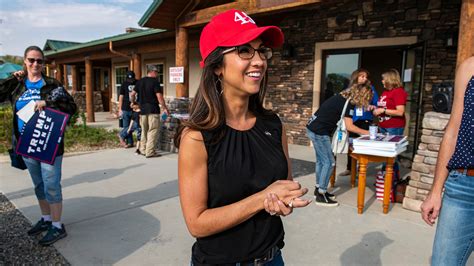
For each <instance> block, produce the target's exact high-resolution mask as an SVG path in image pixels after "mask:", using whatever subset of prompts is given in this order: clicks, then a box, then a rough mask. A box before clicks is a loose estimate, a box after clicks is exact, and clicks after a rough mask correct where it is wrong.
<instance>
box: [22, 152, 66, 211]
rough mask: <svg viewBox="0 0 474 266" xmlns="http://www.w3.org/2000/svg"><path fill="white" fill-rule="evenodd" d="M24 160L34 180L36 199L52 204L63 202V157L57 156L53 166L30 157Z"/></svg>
mask: <svg viewBox="0 0 474 266" xmlns="http://www.w3.org/2000/svg"><path fill="white" fill-rule="evenodd" d="M23 160H24V161H25V164H26V167H27V168H28V172H30V175H31V179H32V180H33V184H34V186H35V194H36V198H37V199H38V200H45V199H46V201H47V202H48V203H50V204H51V203H59V202H62V200H63V197H62V193H61V166H62V163H63V156H62V155H61V156H56V159H55V160H54V164H53V165H51V164H47V163H42V162H40V161H37V160H35V159H31V158H28V157H23Z"/></svg>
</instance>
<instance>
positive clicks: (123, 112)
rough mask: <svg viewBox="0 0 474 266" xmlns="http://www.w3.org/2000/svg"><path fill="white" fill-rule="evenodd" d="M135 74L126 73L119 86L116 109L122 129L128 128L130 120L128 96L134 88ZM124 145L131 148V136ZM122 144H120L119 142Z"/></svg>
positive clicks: (130, 111) (130, 112)
mask: <svg viewBox="0 0 474 266" xmlns="http://www.w3.org/2000/svg"><path fill="white" fill-rule="evenodd" d="M135 83H136V80H135V73H134V72H133V71H128V72H127V75H126V77H125V80H124V81H123V83H122V85H121V86H120V95H119V101H118V109H119V117H121V118H122V120H123V128H124V129H125V128H128V127H129V125H130V123H131V119H132V108H131V107H130V104H131V102H130V94H131V93H132V91H133V88H134V87H135ZM124 141H125V143H126V145H125V146H124V147H126V148H131V147H133V135H128V136H127V137H126V138H125V140H124ZM120 143H121V144H122V142H120Z"/></svg>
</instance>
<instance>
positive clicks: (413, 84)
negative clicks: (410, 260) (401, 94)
mask: <svg viewBox="0 0 474 266" xmlns="http://www.w3.org/2000/svg"><path fill="white" fill-rule="evenodd" d="M425 50H426V49H425V43H424V42H421V43H416V44H414V45H411V46H408V47H407V48H406V49H405V50H404V53H403V54H404V56H403V64H402V67H403V69H402V72H401V73H400V75H401V78H402V83H403V87H404V88H405V90H406V92H407V93H408V99H407V105H406V106H405V116H406V121H407V123H406V126H405V135H407V136H408V141H409V143H410V144H409V146H408V149H407V151H406V152H404V153H403V154H402V156H403V157H407V158H409V159H410V160H412V159H413V157H414V156H415V154H416V149H417V147H418V144H419V142H420V137H421V135H420V132H421V112H422V108H423V104H422V100H423V72H424V68H423V66H424V59H425Z"/></svg>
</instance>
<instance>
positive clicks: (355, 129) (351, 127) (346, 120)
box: [344, 117, 369, 135]
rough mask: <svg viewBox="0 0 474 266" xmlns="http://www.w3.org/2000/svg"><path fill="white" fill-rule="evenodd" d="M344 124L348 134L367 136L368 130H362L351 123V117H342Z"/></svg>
mask: <svg viewBox="0 0 474 266" xmlns="http://www.w3.org/2000/svg"><path fill="white" fill-rule="evenodd" d="M344 123H345V124H346V129H347V131H349V132H353V133H357V134H359V135H369V131H368V130H364V129H362V128H360V127H358V126H356V125H354V122H353V121H352V118H351V117H344Z"/></svg>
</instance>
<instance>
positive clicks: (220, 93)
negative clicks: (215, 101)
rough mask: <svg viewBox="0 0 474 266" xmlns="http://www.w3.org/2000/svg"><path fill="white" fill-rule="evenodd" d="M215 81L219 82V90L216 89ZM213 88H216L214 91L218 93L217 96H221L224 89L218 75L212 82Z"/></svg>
mask: <svg viewBox="0 0 474 266" xmlns="http://www.w3.org/2000/svg"><path fill="white" fill-rule="evenodd" d="M217 83H219V87H220V88H221V90H220V91H219V90H218V89H217ZM214 88H215V89H216V92H217V94H219V96H221V95H222V93H223V92H224V89H223V88H222V81H221V77H220V76H219V77H218V78H217V80H216V82H215V83H214Z"/></svg>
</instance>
